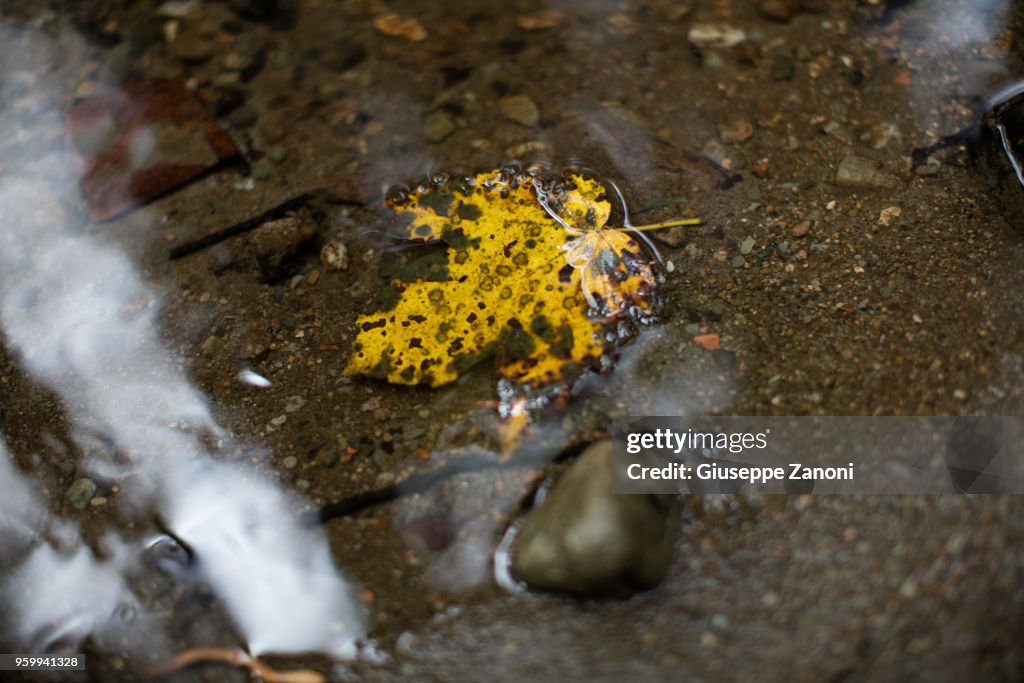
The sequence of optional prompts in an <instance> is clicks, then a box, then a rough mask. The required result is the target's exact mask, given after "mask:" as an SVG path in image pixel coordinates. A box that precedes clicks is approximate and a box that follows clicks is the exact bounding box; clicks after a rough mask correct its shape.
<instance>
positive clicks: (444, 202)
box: [420, 189, 452, 216]
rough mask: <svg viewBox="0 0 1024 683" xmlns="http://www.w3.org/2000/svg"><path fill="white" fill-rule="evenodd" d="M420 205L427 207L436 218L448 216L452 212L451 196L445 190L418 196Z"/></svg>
mask: <svg viewBox="0 0 1024 683" xmlns="http://www.w3.org/2000/svg"><path fill="white" fill-rule="evenodd" d="M420 204H422V205H424V206H426V207H429V208H430V210H431V211H433V212H434V213H436V214H437V215H438V216H448V215H449V212H450V211H451V210H452V195H451V192H450V191H449V190H447V189H438V190H434V191H431V192H424V193H423V194H422V195H420Z"/></svg>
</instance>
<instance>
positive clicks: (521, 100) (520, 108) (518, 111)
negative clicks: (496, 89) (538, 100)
mask: <svg viewBox="0 0 1024 683" xmlns="http://www.w3.org/2000/svg"><path fill="white" fill-rule="evenodd" d="M498 107H499V108H500V109H501V114H502V116H504V117H505V118H506V119H509V120H511V121H515V122H516V123H521V124H523V125H524V126H529V127H531V128H532V127H533V126H536V125H537V123H539V122H540V110H539V109H537V105H536V104H535V103H534V101H533V100H531V99H530V98H529V97H527V96H526V95H512V96H511V97H502V98H501V100H499V101H498Z"/></svg>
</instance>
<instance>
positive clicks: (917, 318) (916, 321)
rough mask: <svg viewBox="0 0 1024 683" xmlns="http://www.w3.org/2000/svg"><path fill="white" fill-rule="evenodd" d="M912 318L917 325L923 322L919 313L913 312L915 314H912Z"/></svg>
mask: <svg viewBox="0 0 1024 683" xmlns="http://www.w3.org/2000/svg"><path fill="white" fill-rule="evenodd" d="M913 320H914V322H915V323H917V324H918V325H920V324H921V323H923V322H924V320H922V319H921V316H919V315H918V314H917V313H915V314H914V316H913Z"/></svg>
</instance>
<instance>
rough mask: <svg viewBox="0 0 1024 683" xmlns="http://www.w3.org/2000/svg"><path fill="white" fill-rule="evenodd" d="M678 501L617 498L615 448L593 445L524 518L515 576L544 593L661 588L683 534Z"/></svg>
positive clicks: (618, 593)
mask: <svg viewBox="0 0 1024 683" xmlns="http://www.w3.org/2000/svg"><path fill="white" fill-rule="evenodd" d="M679 513H680V507H679V498H678V496H666V495H653V494H613V493H612V445H611V442H610V441H602V442H599V443H596V444H594V445H593V446H590V447H589V448H588V449H587V450H585V451H584V452H583V454H582V455H580V457H579V459H578V460H577V461H576V462H575V463H574V464H573V466H572V467H570V468H569V470H568V471H566V473H565V474H564V475H563V476H562V478H561V479H559V480H558V482H557V483H556V484H555V485H554V487H553V488H552V489H551V491H550V492H549V493H548V495H547V497H546V498H544V500H543V501H542V502H541V503H540V504H539V505H537V506H536V507H534V508H533V509H532V510H530V511H529V512H528V513H527V514H526V516H525V517H524V518H523V520H522V524H521V527H520V529H519V532H518V535H517V536H516V538H515V540H514V541H513V543H512V548H511V555H512V557H511V567H510V569H511V573H512V576H513V577H515V578H516V579H517V580H519V581H522V582H524V583H525V584H526V585H527V586H529V587H530V588H534V589H539V590H547V591H557V592H567V593H576V594H582V595H591V596H607V597H627V596H629V595H632V594H633V593H636V592H638V591H643V590H649V589H651V588H654V587H655V586H657V585H658V584H659V583H660V582H661V580H662V579H663V578H664V577H665V572H666V571H667V570H668V567H669V564H670V563H671V561H672V549H673V547H674V546H675V541H676V535H677V533H678V531H679Z"/></svg>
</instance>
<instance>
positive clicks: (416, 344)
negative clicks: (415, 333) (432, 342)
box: [409, 337, 423, 349]
mask: <svg viewBox="0 0 1024 683" xmlns="http://www.w3.org/2000/svg"><path fill="white" fill-rule="evenodd" d="M409 348H410V349H422V348H423V340H422V339H421V338H420V337H413V338H412V339H410V340H409Z"/></svg>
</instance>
